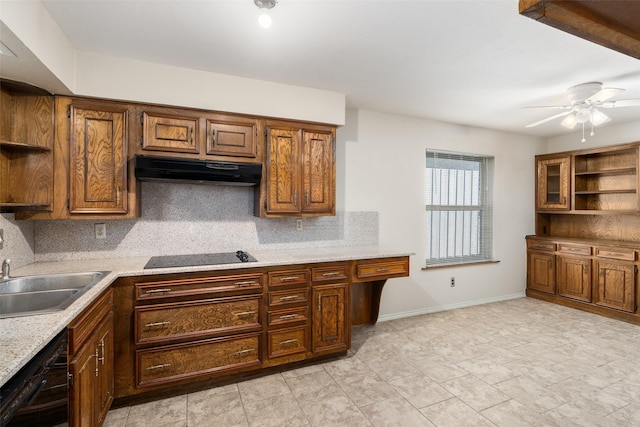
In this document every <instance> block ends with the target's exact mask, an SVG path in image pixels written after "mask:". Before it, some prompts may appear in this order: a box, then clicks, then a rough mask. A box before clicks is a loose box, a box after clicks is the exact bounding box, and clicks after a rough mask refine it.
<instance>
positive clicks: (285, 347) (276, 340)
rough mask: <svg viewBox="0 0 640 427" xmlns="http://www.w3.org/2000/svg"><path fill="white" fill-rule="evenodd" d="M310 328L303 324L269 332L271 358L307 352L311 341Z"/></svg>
mask: <svg viewBox="0 0 640 427" xmlns="http://www.w3.org/2000/svg"><path fill="white" fill-rule="evenodd" d="M308 329H309V328H308V327H307V326H301V327H299V328H295V329H285V330H278V331H273V332H269V333H268V336H269V342H268V346H269V350H268V354H269V358H274V357H280V356H286V355H288V354H296V353H304V352H306V351H307V347H308V344H307V343H308V342H309V337H308Z"/></svg>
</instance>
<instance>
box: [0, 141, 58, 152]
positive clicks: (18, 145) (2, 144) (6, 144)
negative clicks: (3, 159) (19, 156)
mask: <svg viewBox="0 0 640 427" xmlns="http://www.w3.org/2000/svg"><path fill="white" fill-rule="evenodd" d="M0 148H8V149H17V150H27V151H30V150H33V151H51V148H50V147H41V146H39V145H31V144H25V143H23V142H15V141H6V140H3V139H0Z"/></svg>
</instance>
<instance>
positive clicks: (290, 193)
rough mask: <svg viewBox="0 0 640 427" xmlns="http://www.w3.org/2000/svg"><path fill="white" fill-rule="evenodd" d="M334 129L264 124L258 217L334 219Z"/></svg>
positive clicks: (257, 205)
mask: <svg viewBox="0 0 640 427" xmlns="http://www.w3.org/2000/svg"><path fill="white" fill-rule="evenodd" d="M334 136H335V129H334V128H332V127H328V126H324V127H322V126H318V127H317V128H314V127H313V126H310V128H309V129H307V128H306V127H299V125H296V124H291V125H290V126H289V125H280V124H276V125H271V124H267V141H266V145H267V149H266V150H265V152H266V156H267V159H266V172H265V175H263V185H262V186H261V189H260V193H259V196H258V197H260V203H257V204H256V215H259V216H266V217H268V216H318V215H335V137H334Z"/></svg>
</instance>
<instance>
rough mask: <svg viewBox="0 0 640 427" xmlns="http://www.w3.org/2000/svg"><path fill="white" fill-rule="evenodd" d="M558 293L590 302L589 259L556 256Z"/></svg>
mask: <svg viewBox="0 0 640 427" xmlns="http://www.w3.org/2000/svg"><path fill="white" fill-rule="evenodd" d="M557 270H558V272H557V273H558V274H557V279H558V280H557V285H558V295H562V296H564V297H567V298H574V299H577V300H579V301H586V302H591V259H589V258H577V257H568V256H558V263H557Z"/></svg>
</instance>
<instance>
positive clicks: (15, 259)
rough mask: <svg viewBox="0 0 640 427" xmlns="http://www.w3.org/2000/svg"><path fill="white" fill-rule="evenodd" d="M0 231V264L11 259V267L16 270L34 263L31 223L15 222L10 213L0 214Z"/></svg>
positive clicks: (13, 216)
mask: <svg viewBox="0 0 640 427" xmlns="http://www.w3.org/2000/svg"><path fill="white" fill-rule="evenodd" d="M0 229H2V230H3V233H4V244H3V245H2V249H0V262H1V261H2V260H4V259H6V258H10V259H11V267H12V268H18V267H22V266H23V265H27V264H31V263H32V262H33V261H34V247H35V243H34V240H35V239H34V224H33V221H16V220H15V215H14V214H12V213H3V214H0Z"/></svg>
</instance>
